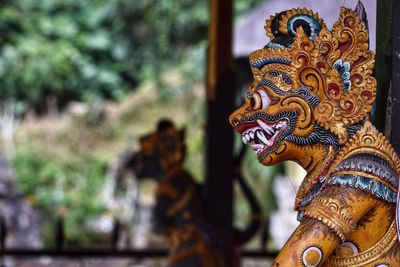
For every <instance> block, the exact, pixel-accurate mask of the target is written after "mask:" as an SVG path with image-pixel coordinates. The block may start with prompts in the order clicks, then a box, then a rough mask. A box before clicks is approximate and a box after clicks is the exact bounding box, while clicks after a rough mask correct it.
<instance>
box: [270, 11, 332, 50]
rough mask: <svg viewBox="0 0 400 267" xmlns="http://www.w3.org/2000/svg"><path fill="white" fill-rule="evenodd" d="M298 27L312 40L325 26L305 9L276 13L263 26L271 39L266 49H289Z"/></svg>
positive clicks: (315, 14)
mask: <svg viewBox="0 0 400 267" xmlns="http://www.w3.org/2000/svg"><path fill="white" fill-rule="evenodd" d="M299 27H301V28H302V29H303V31H304V32H305V34H306V35H307V36H308V38H310V40H314V39H315V38H316V37H317V36H318V34H319V33H320V31H321V29H322V28H324V27H326V25H325V23H324V21H323V20H322V19H320V18H319V16H318V14H317V13H313V12H312V11H311V10H308V9H306V8H295V9H291V10H287V11H284V12H281V13H278V14H276V15H275V16H271V17H270V19H269V20H267V22H266V24H265V31H266V33H267V36H268V37H269V38H270V39H271V43H270V44H268V45H267V47H270V48H274V47H280V46H283V47H290V46H291V45H292V43H293V39H294V37H295V35H296V32H297V29H298V28H299Z"/></svg>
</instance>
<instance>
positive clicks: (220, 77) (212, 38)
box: [205, 0, 235, 266]
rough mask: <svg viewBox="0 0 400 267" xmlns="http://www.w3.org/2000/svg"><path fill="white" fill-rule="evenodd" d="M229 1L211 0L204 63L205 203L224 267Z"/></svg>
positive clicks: (228, 197)
mask: <svg viewBox="0 0 400 267" xmlns="http://www.w3.org/2000/svg"><path fill="white" fill-rule="evenodd" d="M232 12H233V10H232V0H211V1H210V14H211V17H210V26H209V47H208V64H207V129H206V130H207V138H206V142H207V144H206V154H207V156H206V164H207V165H206V181H205V198H206V199H205V200H206V208H207V214H208V217H209V219H210V222H211V223H212V224H213V226H214V227H215V228H216V229H217V231H218V233H219V236H220V237H221V238H222V242H221V243H222V244H223V245H224V258H225V261H226V266H233V243H234V242H233V231H232V221H233V183H232V178H233V131H232V128H231V127H230V125H229V123H228V117H229V114H230V113H231V112H232V111H233V109H234V85H235V82H234V71H233V56H232V23H233V22H232V18H233V16H232Z"/></svg>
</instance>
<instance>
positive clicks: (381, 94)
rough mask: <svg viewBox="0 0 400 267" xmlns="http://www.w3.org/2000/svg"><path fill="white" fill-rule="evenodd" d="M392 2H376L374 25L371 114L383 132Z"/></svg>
mask: <svg viewBox="0 0 400 267" xmlns="http://www.w3.org/2000/svg"><path fill="white" fill-rule="evenodd" d="M392 1H393V0H378V1H377V18H378V19H377V25H376V29H377V31H376V63H375V78H376V81H377V96H376V104H375V105H376V106H375V107H376V109H375V111H374V112H373V121H374V124H375V126H376V127H377V128H378V129H379V130H380V131H381V132H384V130H385V124H386V121H385V115H386V112H387V101H388V96H389V88H390V81H391V65H392V16H391V15H392Z"/></svg>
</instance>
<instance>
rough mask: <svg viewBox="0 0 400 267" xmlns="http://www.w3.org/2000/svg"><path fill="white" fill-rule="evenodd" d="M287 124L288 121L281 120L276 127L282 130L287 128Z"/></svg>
mask: <svg viewBox="0 0 400 267" xmlns="http://www.w3.org/2000/svg"><path fill="white" fill-rule="evenodd" d="M286 126H287V121H280V122H278V123H277V124H276V126H275V129H277V130H279V131H280V130H283V129H285V128H286Z"/></svg>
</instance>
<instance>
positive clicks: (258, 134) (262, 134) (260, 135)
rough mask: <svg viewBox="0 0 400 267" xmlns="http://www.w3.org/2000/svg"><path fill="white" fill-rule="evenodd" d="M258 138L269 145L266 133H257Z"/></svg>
mask: <svg viewBox="0 0 400 267" xmlns="http://www.w3.org/2000/svg"><path fill="white" fill-rule="evenodd" d="M257 137H258V138H259V139H260V140H261V142H263V143H264V144H266V145H268V139H267V138H266V137H265V135H264V133H263V132H261V131H258V132H257Z"/></svg>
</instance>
